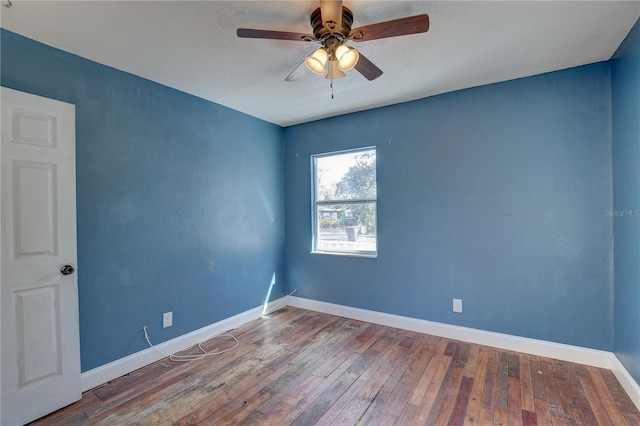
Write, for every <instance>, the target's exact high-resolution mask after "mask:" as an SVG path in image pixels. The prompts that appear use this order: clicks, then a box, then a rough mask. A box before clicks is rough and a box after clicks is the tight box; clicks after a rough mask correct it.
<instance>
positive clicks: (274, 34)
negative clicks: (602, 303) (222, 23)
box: [237, 28, 315, 41]
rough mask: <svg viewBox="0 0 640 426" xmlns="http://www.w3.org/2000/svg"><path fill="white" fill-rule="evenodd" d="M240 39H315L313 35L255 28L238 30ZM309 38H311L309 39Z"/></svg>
mask: <svg viewBox="0 0 640 426" xmlns="http://www.w3.org/2000/svg"><path fill="white" fill-rule="evenodd" d="M237 34H238V37H241V38H267V39H271V40H293V41H311V40H314V39H315V37H314V36H312V35H311V34H304V33H291V32H288V31H271V30H256V29H253V28H238V31H237ZM309 37H311V38H310V39H309Z"/></svg>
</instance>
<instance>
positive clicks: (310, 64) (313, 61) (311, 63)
mask: <svg viewBox="0 0 640 426" xmlns="http://www.w3.org/2000/svg"><path fill="white" fill-rule="evenodd" d="M327 57H328V55H327V51H326V50H324V49H323V48H322V47H321V48H320V49H318V50H316V51H315V52H313V53H312V54H311V55H309V56H307V57H306V58H305V60H304V63H305V65H306V66H307V68H309V69H310V70H311V72H314V73H316V74H318V75H322V74H324V64H326V63H327Z"/></svg>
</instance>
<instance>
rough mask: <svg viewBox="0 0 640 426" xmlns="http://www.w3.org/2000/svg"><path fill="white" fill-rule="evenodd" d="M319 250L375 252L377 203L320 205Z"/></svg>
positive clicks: (318, 217) (318, 215)
mask: <svg viewBox="0 0 640 426" xmlns="http://www.w3.org/2000/svg"><path fill="white" fill-rule="evenodd" d="M316 218H317V232H316V250H318V251H333V252H342V253H349V252H357V253H375V252H376V251H377V237H376V203H375V202H367V203H349V204H322V205H317V206H316Z"/></svg>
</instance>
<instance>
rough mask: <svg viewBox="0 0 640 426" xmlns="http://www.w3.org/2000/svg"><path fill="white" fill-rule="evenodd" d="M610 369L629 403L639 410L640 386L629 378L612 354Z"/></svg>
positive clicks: (629, 375)
mask: <svg viewBox="0 0 640 426" xmlns="http://www.w3.org/2000/svg"><path fill="white" fill-rule="evenodd" d="M610 368H611V371H612V372H613V374H614V375H615V376H616V379H618V381H619V382H620V385H622V387H623V388H624V390H625V391H626V392H627V395H629V398H631V401H633V404H634V405H635V406H636V407H637V408H638V410H640V385H639V384H638V383H637V382H636V381H635V380H634V379H633V377H631V374H629V372H628V371H627V369H626V368H624V365H622V363H621V362H620V360H619V359H618V357H617V356H615V354H613V353H612V354H611V367H610Z"/></svg>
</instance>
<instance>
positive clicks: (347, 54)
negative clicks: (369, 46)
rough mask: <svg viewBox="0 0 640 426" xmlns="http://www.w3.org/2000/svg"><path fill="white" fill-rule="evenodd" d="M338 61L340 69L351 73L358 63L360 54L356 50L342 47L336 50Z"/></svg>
mask: <svg viewBox="0 0 640 426" xmlns="http://www.w3.org/2000/svg"><path fill="white" fill-rule="evenodd" d="M336 59H337V60H338V67H339V68H340V69H341V70H342V71H349V70H350V69H351V68H353V67H355V66H356V64H357V63H358V59H360V54H359V53H358V51H357V50H356V49H353V48H351V47H347V46H344V45H341V46H338V48H337V49H336Z"/></svg>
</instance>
